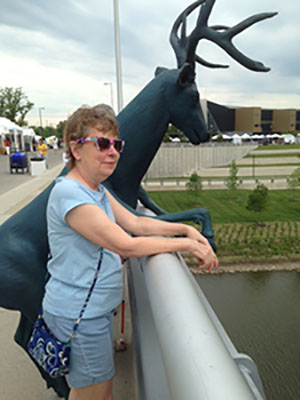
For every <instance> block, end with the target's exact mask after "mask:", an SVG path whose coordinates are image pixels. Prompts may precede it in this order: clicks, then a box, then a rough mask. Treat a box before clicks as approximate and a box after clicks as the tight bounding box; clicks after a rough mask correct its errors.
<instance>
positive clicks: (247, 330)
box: [195, 272, 300, 400]
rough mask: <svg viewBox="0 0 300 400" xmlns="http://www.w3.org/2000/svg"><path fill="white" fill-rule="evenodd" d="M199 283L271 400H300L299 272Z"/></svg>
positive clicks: (230, 276)
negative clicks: (257, 371) (253, 362)
mask: <svg viewBox="0 0 300 400" xmlns="http://www.w3.org/2000/svg"><path fill="white" fill-rule="evenodd" d="M195 278H196V280H197V282H198V284H199V285H200V287H201V289H202V290H203V292H204V294H205V295H206V297H207V299H208V301H209V302H210V304H211V306H212V307H213V309H214V311H215V313H216V314H217V316H218V318H219V319H220V321H221V323H222V324H223V326H224V328H225V330H226V331H227V333H228V335H229V337H230V338H231V340H232V342H233V343H234V345H235V347H236V348H237V350H238V351H239V352H241V353H246V354H248V355H249V356H250V357H251V358H252V359H253V360H254V361H255V363H256V365H257V367H258V370H259V373H260V377H261V379H262V381H263V385H264V390H265V394H266V397H267V400H299V399H300V273H299V272H255V273H236V274H222V275H211V276H208V275H197V276H196V277H195Z"/></svg>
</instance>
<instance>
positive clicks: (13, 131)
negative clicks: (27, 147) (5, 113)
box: [0, 117, 24, 151]
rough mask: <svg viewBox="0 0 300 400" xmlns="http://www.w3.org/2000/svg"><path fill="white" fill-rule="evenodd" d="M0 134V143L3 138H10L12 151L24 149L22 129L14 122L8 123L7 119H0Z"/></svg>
mask: <svg viewBox="0 0 300 400" xmlns="http://www.w3.org/2000/svg"><path fill="white" fill-rule="evenodd" d="M0 132H1V141H2V140H3V137H4V136H9V137H10V139H11V143H12V145H11V146H12V149H13V150H16V151H18V150H20V149H23V148H24V138H23V129H22V128H21V127H20V126H19V125H17V124H16V123H15V122H12V121H10V120H9V119H8V118H4V117H0Z"/></svg>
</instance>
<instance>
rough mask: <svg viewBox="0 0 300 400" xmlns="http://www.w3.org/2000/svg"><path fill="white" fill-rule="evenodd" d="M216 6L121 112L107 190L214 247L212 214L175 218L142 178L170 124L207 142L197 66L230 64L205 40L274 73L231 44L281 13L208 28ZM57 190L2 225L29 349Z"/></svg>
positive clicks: (3, 289)
mask: <svg viewBox="0 0 300 400" xmlns="http://www.w3.org/2000/svg"><path fill="white" fill-rule="evenodd" d="M214 3H215V0H198V1H196V2H195V3H193V4H192V5H190V6H189V7H187V8H186V9H185V10H184V11H183V12H182V13H181V14H180V15H179V17H178V18H177V19H176V21H175V23H174V25H173V28H172V31H171V36H170V41H171V44H172V47H173V49H174V51H175V54H176V59H177V68H174V69H166V68H157V70H156V74H155V78H154V79H153V80H152V81H151V82H150V83H149V84H148V85H147V86H146V87H145V88H144V89H143V90H142V91H141V92H140V93H139V94H138V95H137V96H136V98H135V99H134V100H133V101H132V102H131V103H130V104H128V106H127V107H126V108H125V109H124V110H123V111H122V112H121V113H120V114H119V115H118V117H117V119H118V122H119V128H120V136H121V138H122V139H124V140H125V141H126V146H125V150H124V152H123V154H122V157H121V158H120V161H119V164H118V167H117V169H116V171H115V172H114V174H113V175H112V176H111V177H110V178H109V179H108V180H107V181H106V182H105V186H106V187H107V188H108V190H110V191H111V192H112V193H113V194H114V195H115V196H116V197H117V198H118V199H119V200H120V201H122V202H123V203H124V204H125V205H126V206H127V207H130V208H132V209H134V208H135V206H136V204H137V200H138V199H140V200H141V201H142V203H143V204H144V205H145V206H146V207H148V208H150V209H151V210H153V211H154V212H156V213H157V214H159V215H158V218H161V219H164V220H168V221H183V220H192V221H195V222H197V223H199V222H202V233H203V234H204V235H205V236H206V237H207V238H208V239H209V240H210V241H211V244H212V245H213V232H212V228H211V224H210V218H209V214H208V212H207V211H206V210H202V209H193V210H188V211H184V212H181V213H175V214H168V213H166V212H165V211H163V210H161V209H160V208H159V207H158V206H157V205H156V204H154V203H153V202H152V201H151V199H150V197H149V196H148V194H147V193H146V192H145V191H144V190H143V189H142V188H141V181H142V179H143V176H144V175H145V173H146V171H147V169H148V167H149V165H150V164H151V161H152V160H153V158H154V156H155V154H156V152H157V150H158V148H159V146H160V144H161V142H162V139H163V136H164V134H165V132H166V130H167V126H168V124H169V123H172V124H173V125H175V126H176V127H177V128H178V129H180V130H181V131H183V132H184V133H185V135H186V136H187V138H188V139H189V140H190V142H191V143H193V144H194V145H197V144H199V143H201V142H204V141H206V140H207V139H208V133H207V128H206V125H205V121H204V117H203V114H202V111H201V108H200V104H199V93H198V90H197V87H196V83H195V65H196V63H200V64H202V65H204V66H207V67H212V68H217V67H219V68H224V67H226V66H225V65H216V64H211V63H209V62H207V61H205V60H204V59H202V58H200V57H199V56H198V55H196V48H197V45H198V43H199V41H200V40H202V39H207V40H210V41H212V42H214V43H215V44H217V45H218V46H220V47H221V48H223V49H224V50H225V51H226V52H227V53H228V54H229V55H230V56H231V57H232V58H233V59H235V60H236V61H237V62H239V63H240V64H241V65H243V66H245V67H246V68H249V69H251V70H254V71H268V70H269V69H268V68H266V67H265V66H264V65H263V64H261V63H260V62H257V61H254V60H251V59H249V58H247V57H246V56H245V55H243V54H242V53H241V52H240V51H239V50H238V49H237V48H236V47H235V46H234V45H233V44H232V39H233V37H234V36H236V35H237V34H238V33H240V32H242V31H243V30H245V29H246V28H248V27H249V26H251V25H253V24H255V23H256V22H258V21H261V20H264V19H266V18H270V17H273V16H274V15H275V14H276V13H263V14H258V15H254V16H252V17H250V18H247V19H246V20H244V21H242V22H241V23H239V24H237V25H235V26H233V27H231V28H229V27H226V26H222V25H218V26H208V18H209V16H210V13H211V11H212V8H213V5H214ZM199 6H201V7H200V11H199V16H198V20H197V24H196V27H195V29H194V30H193V31H192V32H191V34H190V35H189V36H187V35H186V20H187V17H188V15H189V14H190V13H191V12H192V11H194V10H195V9H196V8H198V7H199ZM179 30H181V34H180V35H179ZM63 173H65V172H63ZM52 187H53V183H52V184H51V185H50V186H49V187H48V188H47V189H46V190H45V191H44V192H42V193H41V194H40V195H39V196H38V197H36V198H35V199H34V200H33V201H32V202H31V203H29V204H28V205H27V206H26V207H24V208H23V209H22V210H20V211H19V212H18V213H17V214H15V215H13V216H12V217H11V218H10V219H9V220H7V221H6V222H5V223H4V224H3V225H2V226H1V227H0V243H1V247H0V306H1V307H4V308H7V309H11V310H18V311H20V312H21V319H20V323H19V327H18V329H17V332H16V335H15V340H16V341H17V343H18V344H20V345H21V346H22V347H23V348H24V349H26V344H27V341H28V339H29V336H30V333H31V328H32V324H33V322H34V320H35V318H36V315H37V313H38V311H39V308H40V304H41V299H42V296H43V291H44V283H45V276H46V265H47V257H48V252H49V248H48V241H47V224H46V215H45V214H46V213H45V210H46V205H47V201H48V196H49V193H50V191H51V189H52ZM41 374H42V375H43V377H44V379H45V380H46V381H47V385H48V386H51V387H53V388H54V390H55V391H56V392H57V393H58V394H59V395H66V393H67V392H68V387H67V384H66V382H65V380H64V378H59V379H56V380H54V379H52V378H50V377H48V376H46V375H45V374H44V373H43V372H42V371H41Z"/></svg>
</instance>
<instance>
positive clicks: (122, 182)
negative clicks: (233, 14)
mask: <svg viewBox="0 0 300 400" xmlns="http://www.w3.org/2000/svg"><path fill="white" fill-rule="evenodd" d="M214 3H215V0H206V1H205V0H198V1H196V2H195V3H193V4H192V5H190V6H189V7H187V8H186V9H185V10H184V11H183V12H182V13H181V14H180V15H179V17H178V18H177V19H176V21H175V23H174V25H173V28H172V30H171V35H170V42H171V45H172V47H173V49H174V51H175V55H176V59H177V68H175V69H167V68H157V69H156V73H155V78H154V79H153V80H152V81H151V82H150V83H149V84H148V85H147V86H146V87H145V88H144V89H143V90H142V91H141V92H140V93H139V94H138V95H137V96H136V97H135V98H134V99H133V100H132V101H131V102H130V103H129V104H128V105H127V107H125V108H124V110H123V111H121V113H120V114H119V115H118V117H117V119H118V122H119V127H120V135H121V138H122V139H124V140H125V142H126V146H125V149H124V153H123V154H122V157H121V159H120V161H119V164H118V166H117V168H116V170H115V172H114V174H113V175H112V176H111V177H110V178H109V179H108V180H107V181H106V182H105V183H104V184H105V186H106V187H107V188H108V189H109V190H111V191H112V192H113V194H114V195H116V196H117V197H118V198H119V199H120V200H122V201H123V202H124V203H125V204H126V205H127V206H130V207H132V208H133V209H135V207H136V204H137V200H138V199H139V200H140V201H141V202H142V204H143V205H144V206H145V207H146V208H148V209H150V210H152V211H153V212H154V213H155V214H157V215H158V218H160V219H163V220H167V221H189V220H191V221H194V222H196V223H197V224H199V223H200V222H201V223H202V234H203V235H204V236H205V237H206V238H207V239H208V240H209V241H210V243H211V245H212V246H213V247H214V243H213V231H212V227H211V222H210V216H209V213H208V211H207V210H204V209H199V208H198V209H192V210H186V211H183V212H179V213H173V214H170V213H167V212H165V211H163V210H161V209H160V208H159V207H158V206H157V205H156V204H154V202H153V201H152V200H151V198H150V197H149V196H148V194H147V193H146V192H145V191H144V190H143V188H142V187H141V182H142V179H143V177H144V175H145V174H146V172H147V169H148V167H149V166H150V164H151V162H152V160H153V158H154V156H155V154H156V152H157V150H158V148H159V146H160V145H161V143H162V140H163V137H164V135H165V132H166V130H167V127H168V124H169V123H172V124H173V125H174V126H176V128H178V129H180V130H181V131H183V133H184V134H185V136H186V137H187V138H188V139H189V141H190V142H191V143H192V144H194V145H197V144H199V143H201V142H205V141H207V139H208V132H207V127H206V124H205V120H204V117H203V113H202V110H201V107H200V102H199V93H198V90H197V86H196V83H195V64H196V62H198V63H200V64H202V65H205V66H207V67H211V68H227V67H228V66H227V65H219V64H212V63H209V62H207V61H205V60H204V59H202V58H200V57H199V56H198V55H196V48H197V45H198V43H199V41H200V40H202V39H207V40H210V41H212V42H214V43H215V44H217V45H219V46H220V47H221V48H223V49H224V50H225V51H226V52H227V53H228V54H229V55H230V56H231V57H232V58H234V59H235V60H236V61H238V62H239V63H240V64H242V65H243V66H245V67H246V68H249V69H251V70H254V71H269V68H267V67H265V66H264V65H263V64H262V63H260V62H257V61H254V60H251V59H250V58H248V57H246V56H245V55H243V54H242V53H241V52H240V51H239V50H238V49H237V48H236V47H235V46H234V45H233V44H232V39H233V37H234V36H236V35H237V34H238V33H240V32H242V31H243V30H245V29H246V28H247V27H249V26H251V25H253V24H254V23H256V22H258V21H261V20H263V19H266V18H270V17H273V16H274V15H276V14H277V13H263V14H258V15H254V16H252V17H250V18H247V19H246V20H244V21H243V22H241V23H239V24H238V25H236V26H234V27H232V28H228V27H225V26H221V25H218V26H212V27H209V26H208V18H209V16H210V13H211V11H212V7H213V5H214ZM200 5H202V7H201V8H200V12H199V17H198V21H197V25H196V27H195V29H194V30H193V31H192V32H191V34H190V35H189V36H186V20H187V16H188V15H189V14H190V13H191V12H192V11H194V10H195V9H196V8H197V7H199V6H200ZM180 28H181V36H180V37H179V35H178V31H179V29H180Z"/></svg>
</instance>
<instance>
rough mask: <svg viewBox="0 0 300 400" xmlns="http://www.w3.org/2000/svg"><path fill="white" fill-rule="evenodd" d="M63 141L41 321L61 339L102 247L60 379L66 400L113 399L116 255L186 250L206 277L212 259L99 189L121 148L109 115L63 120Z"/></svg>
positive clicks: (50, 210)
mask: <svg viewBox="0 0 300 400" xmlns="http://www.w3.org/2000/svg"><path fill="white" fill-rule="evenodd" d="M64 141H65V145H66V150H67V156H68V168H69V169H70V172H69V173H68V174H67V175H66V176H65V177H59V178H58V179H57V181H56V185H55V186H54V188H53V190H52V192H51V194H50V197H49V202H48V207H47V222H48V237H49V244H50V251H51V259H50V260H49V262H48V270H49V273H50V276H51V277H50V279H49V281H48V283H47V285H46V292H45V297H44V300H43V310H44V318H45V321H46V323H47V325H48V326H49V328H50V330H51V331H52V332H53V333H54V335H56V336H57V338H58V339H60V340H63V341H65V340H66V339H67V338H68V336H69V334H70V332H71V331H72V327H73V325H74V322H75V320H76V318H77V317H78V314H79V311H80V309H81V307H82V305H83V302H84V300H85V297H86V295H87V292H88V290H89V287H90V285H91V282H92V280H93V277H94V274H95V270H96V267H97V265H98V261H99V254H100V250H101V248H103V249H104V256H103V260H102V265H101V269H100V274H99V277H98V280H97V284H96V286H95V288H94V291H93V293H92V295H91V298H90V300H89V303H88V306H87V308H86V310H85V312H84V315H83V318H82V320H81V322H80V324H79V327H78V331H77V332H76V334H75V336H74V338H73V341H72V353H71V368H70V373H69V374H68V375H67V376H66V379H67V382H68V384H69V386H70V388H71V390H70V395H69V399H70V400H77V399H78V400H81V399H82V400H89V399H93V400H94V399H97V400H112V399H113V397H112V377H113V375H114V364H113V335H112V317H113V310H114V309H115V308H116V307H117V306H118V305H119V304H120V302H121V299H122V286H123V279H122V266H121V257H124V258H127V257H142V256H148V255H151V254H158V253H166V252H173V251H189V252H190V253H191V254H192V255H193V256H194V257H195V258H196V259H198V260H199V262H200V263H201V264H202V267H201V268H206V269H208V270H209V271H211V270H212V268H213V267H217V258H216V256H215V254H214V253H213V251H212V250H211V248H210V246H209V244H208V242H207V240H206V239H205V238H203V236H202V235H201V234H200V233H199V232H198V231H197V230H196V229H194V228H192V227H191V226H187V225H184V224H174V223H168V222H163V221H159V220H156V219H153V218H149V217H137V216H135V215H134V214H132V213H130V212H129V211H128V210H127V209H125V208H124V207H123V206H122V205H120V204H119V203H118V202H117V201H116V200H115V199H114V197H112V195H111V194H110V193H109V192H107V191H106V190H105V188H104V187H103V186H102V185H101V182H103V181H104V180H105V179H107V178H108V177H109V176H110V175H111V174H112V173H113V171H114V170H115V168H116V165H117V162H118V160H119V157H120V153H121V151H122V148H123V145H124V143H123V141H121V140H119V139H118V125H117V122H116V120H115V119H114V118H113V117H112V116H111V115H110V114H109V113H107V112H106V111H104V110H102V111H101V110H99V108H96V107H95V108H81V109H79V110H77V111H76V112H75V113H74V114H73V115H72V116H71V117H70V118H69V120H68V123H67V125H66V128H65V132H64ZM129 233H130V234H132V235H133V236H131V235H129ZM152 235H161V236H166V235H168V236H174V235H184V236H186V237H181V238H167V237H166V238H157V237H151V236H152Z"/></svg>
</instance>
